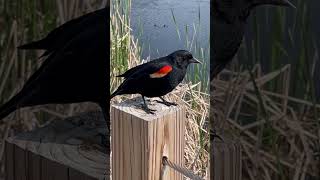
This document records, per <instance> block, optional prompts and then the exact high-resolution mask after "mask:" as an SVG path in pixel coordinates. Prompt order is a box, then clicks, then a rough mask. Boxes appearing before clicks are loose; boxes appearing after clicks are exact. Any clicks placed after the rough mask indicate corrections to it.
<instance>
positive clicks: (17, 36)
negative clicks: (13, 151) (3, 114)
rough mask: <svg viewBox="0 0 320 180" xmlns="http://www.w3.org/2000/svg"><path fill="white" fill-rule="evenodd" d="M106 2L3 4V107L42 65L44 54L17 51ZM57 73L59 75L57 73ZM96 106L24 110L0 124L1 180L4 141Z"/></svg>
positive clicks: (0, 24)
mask: <svg viewBox="0 0 320 180" xmlns="http://www.w3.org/2000/svg"><path fill="white" fill-rule="evenodd" d="M106 2H107V1H106V0H83V1H79V0H53V1H52V0H50V1H49V0H48V1H43V0H28V1H24V0H14V1H6V0H4V1H0V27H1V28H0V104H1V105H2V104H4V103H5V102H6V101H7V100H9V99H10V98H11V97H12V96H13V95H15V94H16V93H17V92H18V91H19V90H20V89H21V88H22V86H23V84H24V83H25V82H26V80H27V79H28V77H29V76H30V75H31V74H32V73H33V72H34V71H35V70H36V69H37V68H38V67H39V66H40V65H41V63H42V62H43V59H39V56H40V55H41V54H42V52H41V51H32V50H30V51H20V50H18V49H17V48H16V47H17V46H19V45H21V44H24V43H26V42H30V41H34V40H38V39H41V38H43V37H45V36H46V35H47V33H49V32H50V31H51V30H53V29H54V28H56V27H57V26H58V25H60V24H62V23H64V22H66V21H68V20H70V19H73V18H75V17H78V16H81V15H82V14H86V13H87V12H91V11H94V10H96V9H99V8H102V7H105V5H106ZM57 73H58V72H57ZM97 110H99V108H98V107H97V106H96V105H95V104H91V103H81V104H70V105H46V106H39V107H31V108H24V109H22V110H18V111H16V112H15V113H12V114H11V115H9V117H7V118H6V119H4V123H0V179H3V178H4V164H3V162H4V156H3V152H4V146H3V144H4V139H5V138H6V137H8V136H11V135H15V134H17V133H19V132H22V131H29V130H32V129H34V128H36V127H42V126H44V125H45V124H47V123H49V122H51V121H52V120H59V119H64V118H65V117H69V116H72V115H75V114H78V113H80V112H85V111H97Z"/></svg>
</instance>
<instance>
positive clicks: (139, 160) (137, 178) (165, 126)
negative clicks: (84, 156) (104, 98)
mask: <svg viewBox="0 0 320 180" xmlns="http://www.w3.org/2000/svg"><path fill="white" fill-rule="evenodd" d="M141 105H142V100H141V99H140V98H136V99H132V100H128V101H125V102H123V103H121V104H118V105H113V106H112V107H111V119H112V122H111V124H112V153H113V155H112V179H113V180H159V178H160V170H161V168H162V157H163V156H167V157H168V158H169V160H170V161H172V162H174V163H176V164H178V165H181V166H183V165H184V145H185V142H184V141H185V139H184V128H185V119H186V114H185V109H184V108H183V107H182V106H171V107H167V106H165V105H163V104H160V103H157V102H155V101H152V102H151V104H150V102H148V105H149V108H151V109H155V110H157V111H156V113H155V114H146V113H145V112H144V111H143V110H141V109H139V108H137V106H141ZM164 179H170V180H182V179H183V176H182V175H181V174H179V173H177V172H176V171H173V170H171V169H169V168H167V170H166V172H165V175H164Z"/></svg>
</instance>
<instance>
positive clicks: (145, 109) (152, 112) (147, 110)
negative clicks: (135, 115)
mask: <svg viewBox="0 0 320 180" xmlns="http://www.w3.org/2000/svg"><path fill="white" fill-rule="evenodd" d="M142 99H143V103H144V106H143V110H144V111H145V112H146V113H148V114H154V112H155V111H156V110H154V109H150V108H149V107H148V105H147V103H146V100H145V98H144V96H142Z"/></svg>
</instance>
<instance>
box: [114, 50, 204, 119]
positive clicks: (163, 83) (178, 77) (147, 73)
mask: <svg viewBox="0 0 320 180" xmlns="http://www.w3.org/2000/svg"><path fill="white" fill-rule="evenodd" d="M191 63H200V61H198V60H197V59H196V58H194V57H193V56H192V54H191V53H190V52H188V51H185V50H178V51H175V52H173V53H171V54H169V55H168V56H165V57H161V58H159V59H155V60H152V61H150V62H148V63H145V64H141V65H139V66H136V67H133V68H131V69H129V70H128V71H126V72H125V73H124V74H122V75H119V76H118V77H124V81H123V83H122V84H121V85H120V86H119V87H118V89H117V90H116V91H115V92H114V93H113V94H112V95H111V98H113V97H115V96H117V95H122V94H141V96H142V98H143V100H144V104H145V106H144V109H145V110H146V111H147V112H148V113H153V111H154V110H151V109H149V108H148V106H147V104H146V102H145V98H144V97H150V98H151V97H160V98H161V99H162V101H161V103H164V104H165V105H168V106H170V105H175V104H174V103H170V102H168V101H165V100H164V99H163V97H162V96H164V95H166V94H168V93H169V92H171V91H172V90H173V89H174V88H175V87H176V86H178V84H179V83H180V82H181V81H182V80H183V78H184V77H185V75H186V72H187V67H188V65H189V64H191Z"/></svg>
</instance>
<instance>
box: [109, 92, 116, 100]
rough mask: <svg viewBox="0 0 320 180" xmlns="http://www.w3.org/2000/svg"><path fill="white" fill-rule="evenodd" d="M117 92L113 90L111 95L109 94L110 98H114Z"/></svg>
mask: <svg viewBox="0 0 320 180" xmlns="http://www.w3.org/2000/svg"><path fill="white" fill-rule="evenodd" d="M117 95H118V94H117V91H115V92H114V93H112V94H111V95H110V100H111V99H112V98H114V97H115V96H117Z"/></svg>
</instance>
